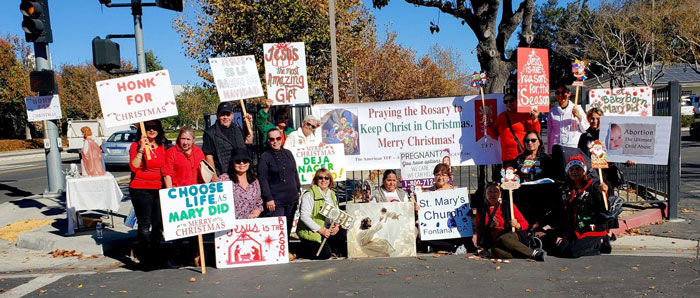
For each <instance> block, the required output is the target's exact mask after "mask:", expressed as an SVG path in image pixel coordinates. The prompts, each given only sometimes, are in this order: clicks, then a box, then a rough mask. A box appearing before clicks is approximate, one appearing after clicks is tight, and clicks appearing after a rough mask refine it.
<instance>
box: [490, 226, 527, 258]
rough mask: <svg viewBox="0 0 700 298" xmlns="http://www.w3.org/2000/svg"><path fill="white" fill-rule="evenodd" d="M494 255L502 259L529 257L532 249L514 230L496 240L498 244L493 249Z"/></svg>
mask: <svg viewBox="0 0 700 298" xmlns="http://www.w3.org/2000/svg"><path fill="white" fill-rule="evenodd" d="M492 251H493V255H494V256H495V257H497V258H501V259H512V258H529V257H531V256H532V249H531V248H530V247H528V246H527V245H525V244H524V243H523V242H522V241H521V239H520V236H518V234H517V233H514V232H508V233H505V234H503V235H501V237H498V240H496V246H495V247H494V248H493V249H492Z"/></svg>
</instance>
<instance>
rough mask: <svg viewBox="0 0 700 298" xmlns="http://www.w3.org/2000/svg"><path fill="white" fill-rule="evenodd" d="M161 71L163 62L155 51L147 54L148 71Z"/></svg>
mask: <svg viewBox="0 0 700 298" xmlns="http://www.w3.org/2000/svg"><path fill="white" fill-rule="evenodd" d="M161 69H163V62H162V61H160V58H158V57H157V56H156V55H155V54H153V49H150V50H148V52H146V71H147V72H151V71H156V70H161Z"/></svg>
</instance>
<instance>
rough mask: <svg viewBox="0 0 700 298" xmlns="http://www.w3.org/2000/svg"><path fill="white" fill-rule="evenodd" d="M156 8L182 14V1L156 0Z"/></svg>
mask: <svg viewBox="0 0 700 298" xmlns="http://www.w3.org/2000/svg"><path fill="white" fill-rule="evenodd" d="M156 6H158V7H160V8H165V9H170V10H174V11H179V12H182V0H156Z"/></svg>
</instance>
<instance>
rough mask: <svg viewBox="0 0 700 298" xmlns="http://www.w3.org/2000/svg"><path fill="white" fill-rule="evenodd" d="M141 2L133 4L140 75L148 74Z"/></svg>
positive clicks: (137, 63) (132, 11)
mask: <svg viewBox="0 0 700 298" xmlns="http://www.w3.org/2000/svg"><path fill="white" fill-rule="evenodd" d="M141 5H142V4H141V1H140V0H139V1H132V2H131V14H133V15H134V39H135V41H136V42H135V43H136V65H137V67H138V70H139V73H146V52H144V50H143V24H142V23H141V15H142V14H143V13H142V9H141Z"/></svg>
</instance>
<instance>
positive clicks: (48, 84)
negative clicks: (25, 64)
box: [29, 70, 58, 94]
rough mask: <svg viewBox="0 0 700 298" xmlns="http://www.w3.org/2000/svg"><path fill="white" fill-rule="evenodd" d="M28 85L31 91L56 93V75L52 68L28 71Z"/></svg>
mask: <svg viewBox="0 0 700 298" xmlns="http://www.w3.org/2000/svg"><path fill="white" fill-rule="evenodd" d="M29 85H30V86H31V89H32V91H34V92H39V93H43V94H45V93H51V94H58V88H57V87H56V86H57V85H56V77H55V76H54V72H53V70H36V71H32V72H30V73H29Z"/></svg>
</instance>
